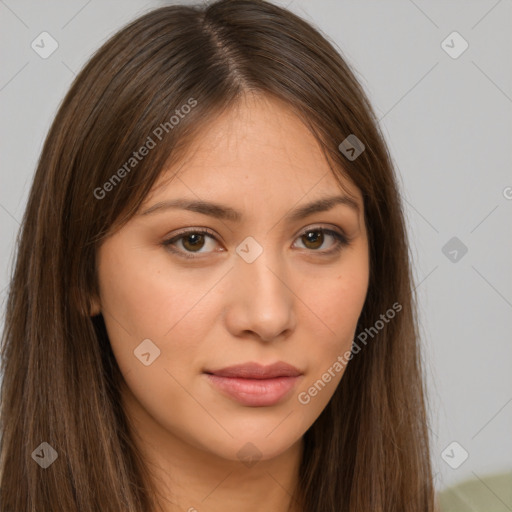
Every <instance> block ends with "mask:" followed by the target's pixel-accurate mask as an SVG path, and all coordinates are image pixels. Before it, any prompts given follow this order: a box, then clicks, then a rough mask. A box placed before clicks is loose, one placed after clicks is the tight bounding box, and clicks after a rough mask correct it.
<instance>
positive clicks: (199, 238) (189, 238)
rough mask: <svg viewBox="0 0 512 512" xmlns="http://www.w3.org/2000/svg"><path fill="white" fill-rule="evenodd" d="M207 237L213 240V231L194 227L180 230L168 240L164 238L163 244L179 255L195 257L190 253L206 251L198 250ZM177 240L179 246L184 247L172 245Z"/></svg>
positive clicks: (203, 245)
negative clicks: (188, 229)
mask: <svg viewBox="0 0 512 512" xmlns="http://www.w3.org/2000/svg"><path fill="white" fill-rule="evenodd" d="M206 238H209V239H210V240H215V236H214V233H213V231H210V230H209V229H206V228H203V229H194V230H190V231H182V232H181V233H179V234H178V235H176V236H174V237H173V238H171V239H170V240H165V241H164V242H163V245H164V246H165V247H166V248H168V249H169V250H170V251H172V252H174V253H177V254H178V255H179V256H183V257H185V258H196V256H194V255H193V254H192V253H199V254H200V253H202V252H208V251H200V249H202V248H203V247H205V240H206ZM177 242H181V246H182V247H183V248H184V249H185V251H183V250H182V249H178V250H177V249H176V248H175V247H174V245H175V244H176V243H177Z"/></svg>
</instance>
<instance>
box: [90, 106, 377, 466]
mask: <svg viewBox="0 0 512 512" xmlns="http://www.w3.org/2000/svg"><path fill="white" fill-rule="evenodd" d="M177 171H178V172H177ZM134 172H135V171H134ZM176 172H177V174H176V175H175V176H174V178H173V179H172V180H171V179H169V178H170V177H171V176H173V175H174V174H175V173H176ZM118 186H122V184H120V185H118ZM346 188H347V189H348V190H349V191H350V192H351V194H352V195H353V196H354V197H355V204H356V206H357V208H355V207H354V205H352V204H351V203H350V202H349V201H345V200H341V201H340V202H333V203H329V206H331V207H330V208H328V209H321V208H318V209H313V208H311V209H310V210H309V212H308V211H307V210H306V211H304V207H305V206H306V205H310V204H314V203H317V202H318V201H319V200H322V199H323V200H330V199H331V198H335V197H337V198H339V197H343V196H345V197H346V194H345V193H344V192H343V191H342V190H341V188H340V187H339V185H338V183H337V182H336V180H335V178H334V177H333V176H332V172H331V169H330V168H329V166H328V163H327V162H326V160H325V157H324V156H323V154H322V151H321V149H320V147H319V146H318V144H317V142H316V140H315V139H314V137H313V136H312V135H311V134H310V132H309V131H308V130H307V128H306V127H305V126H304V125H303V124H302V123H301V122H300V121H299V120H298V119H297V118H296V117H294V116H293V114H292V113H291V112H290V111H289V110H288V109H287V108H286V107H285V106H284V105H283V104H281V103H279V102H277V101H275V100H271V99H268V98H266V99H263V98H261V97H260V98H256V97H248V98H246V101H245V102H243V103H242V104H240V105H239V106H238V107H237V108H234V109H231V110H229V111H227V112H225V113H224V114H222V115H221V116H219V117H217V118H216V120H215V121H214V122H213V123H211V124H209V125H208V126H207V127H206V126H205V129H204V130H203V132H202V134H201V136H200V137H198V138H197V140H196V142H195V144H194V146H193V148H192V150H191V151H190V152H189V153H188V156H187V158H186V159H185V160H183V161H181V162H180V164H179V165H177V164H176V165H175V166H173V167H170V168H169V169H166V170H165V172H164V173H163V174H162V175H161V177H160V180H159V181H158V182H157V183H156V184H155V187H154V188H153V189H152V192H151V193H150V194H149V196H148V197H147V198H146V200H145V202H144V204H143V206H142V208H141V209H140V213H139V214H138V215H137V216H135V217H133V218H132V219H131V220H130V221H129V222H128V223H127V224H126V225H125V226H124V227H123V228H122V229H121V230H120V231H118V232H117V233H116V234H114V235H113V236H111V237H110V238H108V239H107V240H106V241H105V242H104V243H103V245H102V246H101V248H100V250H99V254H98V273H99V285H100V296H99V299H100V300H99V303H98V304H97V308H98V310H101V312H102V314H103V316H104V319H105V323H106V327H107V330H108V335H109V338H110V342H111V345H112V349H113V352H114V354H115V357H116V359H117V362H118V364H119V367H120V369H121V372H122V373H123V375H124V378H125V381H126V384H127V387H126V390H124V404H125V407H127V409H128V412H129V416H130V417H131V418H132V419H133V420H134V422H136V424H137V426H138V430H139V431H140V432H141V433H142V434H143V435H144V434H146V437H147V439H153V440H154V443H155V444H158V446H154V448H155V449H162V450H165V443H166V442H167V441H168V442H169V446H171V445H174V446H176V443H178V444H182V445H187V446H189V447H193V448H194V449H200V450H202V451H206V452H209V454H210V455H212V454H213V455H216V456H219V457H222V458H223V459H229V460H237V459H241V458H244V457H248V458H251V457H252V458H254V459H257V458H262V459H269V458H272V457H275V456H277V455H279V454H281V453H283V452H285V451H286V450H287V449H290V448H291V447H292V446H293V445H295V444H296V443H297V442H298V441H300V439H301V437H302V435H303V434H304V433H305V431H306V430H307V429H308V428H309V427H310V426H311V425H312V424H313V422H314V421H315V420H316V419H317V417H318V416H319V415H320V413H321V412H322V410H323V409H324V408H325V406H326V405H327V403H328V401H329V400H330V398H331V397H332V395H333V393H334V391H335V389H336V387H337V386H338V384H339V382H340V379H341V377H342V375H343V371H344V369H345V366H344V364H340V362H339V361H340V357H341V358H343V357H344V354H345V353H346V352H347V351H349V350H350V348H351V345H352V340H353V338H354V335H355V329H356V324H357V320H358V318H359V315H360V313H361V310H362V307H363V304H364V301H365V297H366V292H367V287H368V278H369V258H368V240H367V233H366V229H365V220H364V208H363V200H362V196H361V193H360V191H359V190H358V189H357V188H356V187H355V186H354V185H353V184H351V183H349V182H347V183H346ZM178 200H179V201H180V202H181V206H180V205H175V206H174V207H173V206H171V205H170V203H171V202H174V201H178ZM199 202H200V203H201V204H202V206H201V205H196V206H190V207H189V208H185V207H184V206H185V205H186V204H191V205H192V203H199ZM206 203H215V205H216V206H208V207H207V206H206ZM326 204H327V203H324V206H325V205H326ZM320 206H322V205H321V204H320ZM316 210H318V211H316ZM235 212H236V213H235ZM205 230H207V233H203V231H205ZM322 230H325V231H322ZM338 234H339V235H340V237H341V240H342V239H343V237H344V236H345V237H346V238H347V239H348V240H349V243H348V245H345V244H343V242H342V241H340V239H338ZM356 357H357V356H356ZM344 360H345V361H346V358H345V359H344ZM247 363H253V364H257V365H261V366H268V365H273V364H274V363H285V364H286V365H290V366H284V365H282V364H278V365H276V366H275V367H274V368H273V369H271V370H274V371H273V372H272V371H270V373H267V374H266V373H264V372H263V373H258V371H257V370H258V368H256V369H255V368H254V367H247V368H242V369H240V368H239V369H236V368H235V369H234V370H233V371H231V372H229V371H226V372H224V373H223V372H222V371H221V370H223V369H226V368H229V367H232V366H235V365H246V364H247ZM336 363H337V364H336ZM291 367H293V368H295V370H293V368H291ZM260 369H261V368H260ZM212 374H213V375H212ZM262 377H263V378H262ZM265 377H266V378H265ZM312 388H313V389H312Z"/></svg>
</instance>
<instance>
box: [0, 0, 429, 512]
mask: <svg viewBox="0 0 512 512" xmlns="http://www.w3.org/2000/svg"><path fill="white" fill-rule="evenodd" d="M248 91H254V92H260V93H263V94H268V95H272V96H273V97H276V98H279V99H281V100H284V101H285V102H287V104H288V105H289V106H290V107H291V108H292V109H293V110H294V111H295V112H296V113H297V115H299V116H301V119H303V121H304V122H305V123H306V124H307V126H308V127H309V128H310V129H311V131H312V133H313V134H314V135H315V137H316V138H317V140H318V141H319V143H320V144H321V145H322V148H323V150H324V152H325V155H326V158H327V159H328V161H329V163H330V164H331V167H332V170H333V173H334V175H335V176H337V177H341V176H343V177H345V178H348V179H350V180H352V182H353V183H354V184H355V185H357V187H359V189H360V190H361V192H362V194H363V199H364V208H365V218H366V223H367V229H368V236H369V244H370V267H371V268H370V282H369V288H368V293H367V298H366V302H365V304H364V307H363V311H362V313H361V316H360V319H359V322H358V331H357V332H358V333H363V332H366V333H367V339H368V341H367V342H365V344H364V347H361V350H360V352H359V353H357V354H354V357H353V359H352V360H351V361H350V363H349V364H348V367H347V369H346V371H345V374H344V376H343V379H342V381H341V383H340V385H339V386H338V388H337V390H336V392H335V393H334V395H333V397H332V399H331V400H330V402H329V404H328V405H327V406H326V408H325V409H324V411H323V412H322V414H321V415H320V417H319V418H318V419H317V421H316V422H315V423H314V424H313V425H312V426H311V428H310V429H309V430H308V431H307V432H306V433H305V436H304V456H303V460H302V463H301V467H300V482H299V486H298V489H297V490H296V492H295V495H294V498H295V499H297V500H298V501H299V502H300V503H301V504H302V508H303V510H304V511H305V512H335V511H347V512H368V511H372V512H384V511H386V512H391V511H393V512H395V511H397V510H407V511H408V512H420V511H421V512H429V511H432V510H434V509H435V505H434V491H433V482H432V480H433V479H432V470H431V462H430V453H429V439H428V431H427V422H428V418H427V414H426V405H425V390H424V384H423V377H422V362H421V355H420V352H419V346H418V331H417V320H416V298H415V295H414V289H413V286H412V277H411V269H410V264H409V248H408V241H407V233H406V229H405V224H404V218H403V207H402V203H401V198H400V195H399V191H398V186H397V181H396V177H395V174H394V170H393V166H392V163H391V158H390V156H389V154H388V151H387V148H386V146H385V143H384V139H383V136H382V134H381V133H380V131H379V127H378V122H377V120H376V117H375V114H374V112H373V111H372V107H371V106H370V103H369V101H368V99H367V97H366V96H365V93H364V91H363V90H362V87H361V86H360V84H359V83H358V81H357V80H356V78H355V76H354V73H353V71H352V70H351V69H350V67H349V66H348V64H347V63H346V62H345V61H344V60H343V58H342V57H341V55H340V52H339V51H336V50H335V49H334V47H333V45H332V44H331V43H329V42H328V41H327V40H326V39H325V38H324V37H323V36H322V35H321V34H320V33H319V32H318V31H317V30H316V29H314V28H313V27H312V26H310V25H309V24H307V23H306V22H304V21H303V20H301V19H300V18H298V17H297V16H295V15H293V14H292V13H290V12H288V11H287V10H284V9H282V8H279V7H277V6H274V5H272V4H270V3H267V2H265V1H262V0H261V1H260V0H221V1H219V2H215V3H213V4H211V5H209V6H202V7H185V6H167V7H162V8H159V9H156V10H153V11H151V12H149V13H148V14H145V15H144V16H142V17H140V18H139V19H137V20H135V21H133V22H132V23H130V24H129V25H128V26H126V27H125V28H124V29H123V30H121V31H120V32H118V33H117V34H115V35H114V36H113V37H112V38H111V39H110V40H109V41H108V42H107V43H105V44H104V45H103V46H102V47H101V48H100V49H99V50H98V51H97V52H96V53H95V55H94V56H93V57H92V58H91V60H90V61H89V62H88V64H87V65H86V66H85V67H84V69H83V70H82V71H81V72H80V74H79V75H78V76H77V77H76V79H75V81H74V83H73V85H72V87H71V89H70V91H69V92H68V94H67V95H66V97H65V99H64V100H63V102H62V105H61V106H60V109H59V111H58V113H57V115H56V118H55V120H54V122H53V125H52V127H51V129H50V131H49V133H48V136H47V138H46V141H45V144H44V147H43V150H42V154H41V157H40V160H39V164H38V167H37V171H36V174H35V178H34V181H33V185H32V188H31V191H30V196H29V199H28V204H27V208H26V212H25V215H24V218H23V222H22V227H21V230H20V234H19V238H18V245H17V256H16V263H15V267H14V272H13V276H12V280H11V283H10V290H9V295H8V301H7V310H6V321H5V328H4V333H3V338H2V353H1V356H2V370H3V382H2V389H1V410H0V414H1V447H0V448H1V451H0V472H1V475H0V487H1V489H2V496H1V510H2V511H4V510H5V511H14V510H15V511H17V512H29V511H30V512H35V511H37V512H41V511H48V512H53V511H55V510H66V511H67V512H74V511H76V512H78V511H80V512H97V511H98V510H102V512H119V511H121V510H123V511H128V512H141V511H148V512H149V511H152V510H154V508H153V507H155V503H154V501H153V498H152V495H153V490H152V489H151V485H152V484H151V479H150V477H149V473H148V470H147V468H146V466H145V464H144V460H143V459H142V457H141V455H140V453H139V452H138V451H137V448H136V446H135V444H134V442H133V438H132V434H131V430H130V428H129V422H128V419H127V417H126V416H125V414H124V412H123V410H122V408H121V406H120V403H121V400H120V393H119V389H120V384H121V382H122V375H121V374H120V371H119V368H118V366H117V364H116V361H115V358H114V355H113V353H112V350H111V348H110V344H109V340H108V336H107V332H106V329H105V323H104V321H103V317H102V315H97V316H94V317H91V316H90V311H91V304H92V302H91V299H92V298H93V297H96V296H97V294H98V287H97V284H98V283H97V278H96V267H95V255H96V251H97V249H98V246H99V244H100V243H101V241H102V239H103V238H104V237H105V236H106V235H107V234H108V233H110V232H111V231H112V230H113V229H114V227H119V226H122V225H123V223H124V222H126V221H127V220H129V219H130V217H131V216H132V215H133V214H134V213H135V212H136V211H137V209H138V207H139V206H140V205H141V203H142V200H143V199H144V198H145V196H146V195H147V194H148V192H149V191H150V189H151V187H152V185H153V184H154V182H155V180H156V179H157V178H158V176H159V174H160V173H161V172H162V169H163V168H164V167H165V164H166V162H168V161H169V159H173V158H175V157H176V155H177V154H178V153H179V152H180V151H182V150H184V149H186V147H187V144H188V143H189V142H190V141H192V140H193V137H194V133H195V131H196V130H197V129H198V128H199V127H200V126H202V125H205V123H206V122H207V120H208V119H209V118H211V116H214V115H216V114H218V113H219V112H221V111H222V110H223V109H226V108H229V107H230V106H232V105H233V104H234V102H236V101H238V100H239V99H240V97H241V96H242V95H243V94H244V93H246V92H248ZM184 105H189V106H190V108H188V109H185V108H184V107H183V106H184ZM192 107H193V108H192ZM176 110H179V111H180V112H181V113H182V114H183V112H186V115H179V113H178V112H176ZM173 115H176V116H178V115H179V122H175V121H173V120H171V116H173ZM158 127H160V131H158V130H157V128H158ZM157 133H158V134H160V135H161V138H159V137H157V135H156V134H157ZM349 135H355V136H356V137H357V138H358V139H359V140H360V141H361V142H362V143H363V144H364V146H365V150H364V151H363V152H362V153H361V154H360V155H359V156H358V157H357V158H355V159H350V158H347V155H346V154H342V152H341V151H340V150H339V149H338V146H339V145H340V143H341V142H342V141H344V140H345V139H346V138H347V137H348V136H349ZM148 137H149V138H151V139H152V141H153V142H154V143H155V144H154V146H152V147H151V148H150V149H151V150H150V151H148V152H147V155H146V156H145V157H144V158H141V159H140V160H139V159H137V162H136V163H135V164H134V162H131V161H130V158H132V157H133V153H134V152H136V151H137V150H139V148H140V147H141V146H142V145H143V144H144V143H145V142H146V141H148V140H149V139H148ZM157 139H158V140H157ZM148 146H149V143H148ZM127 162H131V163H130V165H129V166H127V165H126V164H127ZM123 168H124V172H122V171H120V169H123ZM114 175H115V176H117V177H115V176H114ZM340 185H341V182H340ZM107 192H108V193H107ZM393 304H395V305H396V304H398V305H400V306H401V307H400V312H399V313H396V316H395V317H394V318H393V319H392V320H389V321H387V322H382V321H381V324H382V327H380V326H379V328H378V329H377V328H375V324H376V322H377V321H378V320H379V319H380V318H381V315H383V314H384V313H386V312H387V311H388V310H389V309H390V308H391V307H392V305H393ZM340 314H341V312H340ZM371 328H373V331H371V330H370V329H371ZM374 331H375V332H374ZM370 332H371V333H372V335H371V337H368V334H369V333H370ZM358 339H363V337H360V338H358ZM359 345H361V344H360V343H359ZM42 442H47V443H48V444H49V445H50V446H51V447H53V448H54V449H55V451H56V453H57V454H58V458H57V460H56V461H55V462H54V463H53V464H52V465H51V466H50V467H49V468H47V469H42V468H41V467H40V466H39V465H38V464H36V463H35V462H34V460H33V456H32V454H33V452H34V450H35V449H36V448H38V447H39V446H40V444H41V443H42Z"/></svg>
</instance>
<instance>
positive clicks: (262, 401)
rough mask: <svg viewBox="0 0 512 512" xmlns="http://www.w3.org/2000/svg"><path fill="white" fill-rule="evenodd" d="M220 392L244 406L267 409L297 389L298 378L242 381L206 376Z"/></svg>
mask: <svg viewBox="0 0 512 512" xmlns="http://www.w3.org/2000/svg"><path fill="white" fill-rule="evenodd" d="M205 375H206V376H207V377H208V380H209V381H210V382H211V383H212V384H213V385H214V386H215V387H216V388H217V389H219V390H220V391H222V392H224V393H225V394H226V395H228V396H230V397H231V398H234V399H235V400H237V401H238V402H240V403H241V404H243V405H248V406H253V407H265V406H270V405H275V404H277V403H279V402H280V401H281V400H283V398H284V397H285V396H286V395H287V394H288V393H289V392H290V391H291V390H292V389H293V388H294V387H295V384H296V383H297V381H298V380H299V378H300V376H298V377H276V378H273V379H241V378H236V377H219V376H218V375H212V374H209V373H207V374H205Z"/></svg>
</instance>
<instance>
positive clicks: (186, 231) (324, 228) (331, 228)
mask: <svg viewBox="0 0 512 512" xmlns="http://www.w3.org/2000/svg"><path fill="white" fill-rule="evenodd" d="M315 229H319V230H322V231H334V232H336V231H337V230H339V231H340V232H339V234H340V235H342V236H344V237H345V238H347V239H349V237H348V235H347V234H346V232H345V230H344V229H342V228H340V227H335V226H332V225H328V226H325V225H321V224H312V225H311V226H308V227H306V228H304V229H302V230H300V231H299V232H298V233H297V234H296V235H295V236H296V237H297V236H301V235H303V234H304V233H307V232H308V231H313V230H315ZM201 232H203V234H207V235H209V236H211V237H212V238H217V235H216V234H215V233H214V232H213V231H212V230H211V229H210V228H203V227H196V228H185V229H184V230H183V231H179V232H178V233H176V234H174V235H173V236H172V237H169V238H166V241H170V240H176V239H179V238H181V237H182V236H186V235H187V234H189V233H201ZM221 238H222V237H221Z"/></svg>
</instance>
